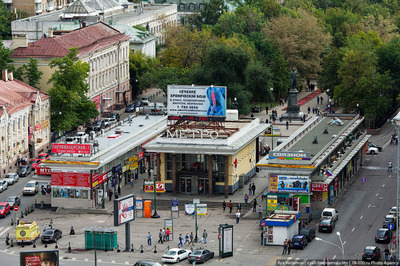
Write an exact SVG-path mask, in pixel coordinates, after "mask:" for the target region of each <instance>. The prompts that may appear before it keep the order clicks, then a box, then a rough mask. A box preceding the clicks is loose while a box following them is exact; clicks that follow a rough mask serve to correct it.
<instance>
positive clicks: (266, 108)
mask: <svg viewBox="0 0 400 266" xmlns="http://www.w3.org/2000/svg"><path fill="white" fill-rule="evenodd" d="M265 113H266V114H268V106H265Z"/></svg>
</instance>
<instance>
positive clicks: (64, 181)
mask: <svg viewBox="0 0 400 266" xmlns="http://www.w3.org/2000/svg"><path fill="white" fill-rule="evenodd" d="M89 179H90V173H77V172H54V171H52V172H51V185H52V186H59V187H87V188H88V187H90V182H89Z"/></svg>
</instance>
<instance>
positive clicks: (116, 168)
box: [113, 164, 122, 173]
mask: <svg viewBox="0 0 400 266" xmlns="http://www.w3.org/2000/svg"><path fill="white" fill-rule="evenodd" d="M121 171H122V165H121V164H118V165H116V166H114V167H113V172H114V173H118V172H121Z"/></svg>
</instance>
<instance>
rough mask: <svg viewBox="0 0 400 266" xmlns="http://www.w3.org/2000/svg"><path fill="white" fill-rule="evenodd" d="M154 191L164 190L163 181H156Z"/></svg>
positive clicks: (161, 191)
mask: <svg viewBox="0 0 400 266" xmlns="http://www.w3.org/2000/svg"><path fill="white" fill-rule="evenodd" d="M156 192H157V193H164V192H165V183H164V182H159V181H158V182H156Z"/></svg>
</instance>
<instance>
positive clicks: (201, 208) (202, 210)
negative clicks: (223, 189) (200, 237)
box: [196, 203, 207, 215]
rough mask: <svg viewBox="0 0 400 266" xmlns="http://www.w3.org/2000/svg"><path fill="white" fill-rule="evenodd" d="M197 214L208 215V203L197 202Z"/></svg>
mask: <svg viewBox="0 0 400 266" xmlns="http://www.w3.org/2000/svg"><path fill="white" fill-rule="evenodd" d="M196 208H197V215H207V204H205V203H201V204H196Z"/></svg>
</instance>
